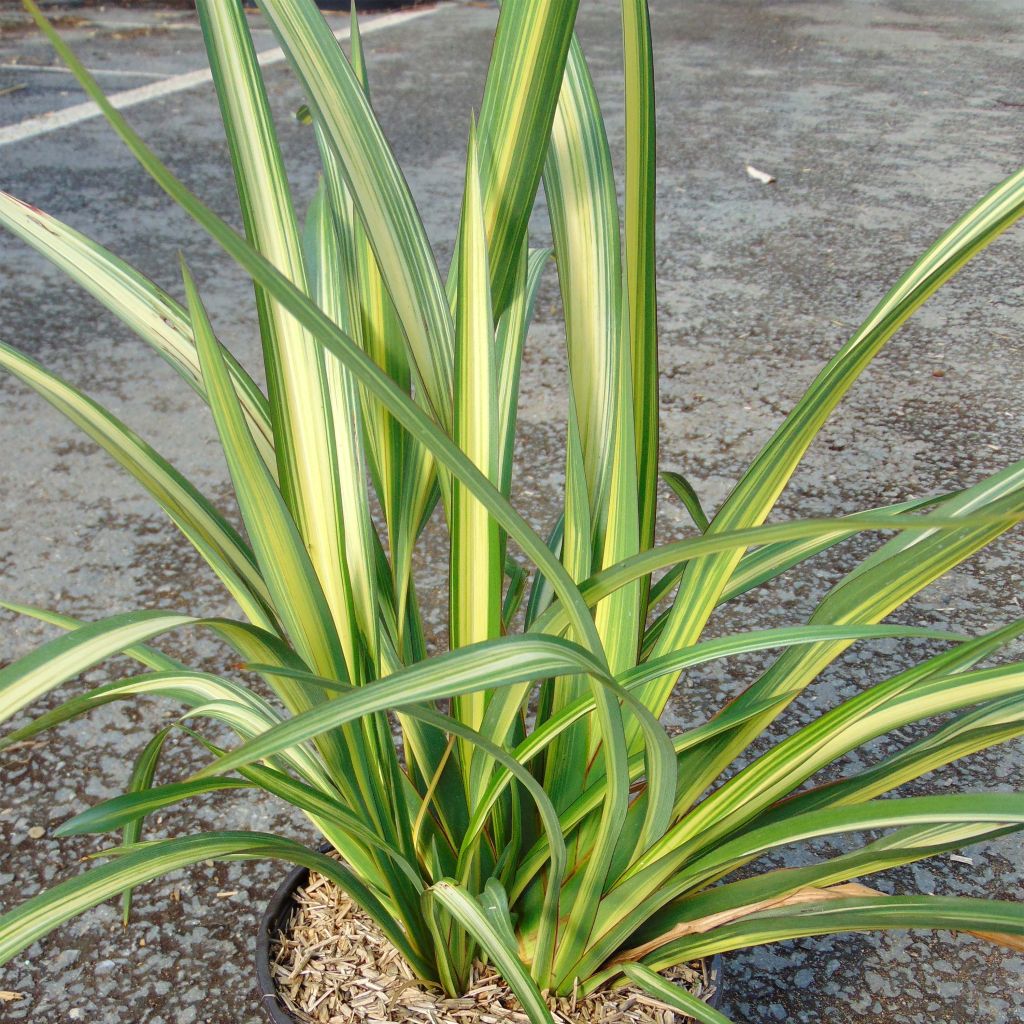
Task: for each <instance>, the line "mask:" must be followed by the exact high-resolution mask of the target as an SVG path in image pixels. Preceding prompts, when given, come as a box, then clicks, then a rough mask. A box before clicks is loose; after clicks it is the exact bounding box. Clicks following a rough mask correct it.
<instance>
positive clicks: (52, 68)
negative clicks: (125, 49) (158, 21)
mask: <svg viewBox="0 0 1024 1024" xmlns="http://www.w3.org/2000/svg"><path fill="white" fill-rule="evenodd" d="M85 70H86V71H88V72H89V74H90V75H92V76H93V78H102V77H103V76H104V75H107V76H113V77H115V78H170V77H171V73H170V72H169V71H122V70H121V69H120V68H86V69H85ZM0 71H49V72H52V73H54V74H58V75H70V74H72V71H71V68H66V67H64V65H63V64H17V63H14V62H12V63H10V64H0Z"/></svg>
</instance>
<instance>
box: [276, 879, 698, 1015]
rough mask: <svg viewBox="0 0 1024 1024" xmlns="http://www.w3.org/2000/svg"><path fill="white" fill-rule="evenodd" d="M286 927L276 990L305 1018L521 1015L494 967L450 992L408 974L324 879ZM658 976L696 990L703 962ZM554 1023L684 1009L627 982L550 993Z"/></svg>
mask: <svg viewBox="0 0 1024 1024" xmlns="http://www.w3.org/2000/svg"><path fill="white" fill-rule="evenodd" d="M295 903H296V906H295V909H294V910H293V911H292V913H291V917H290V919H289V922H288V926H287V928H286V930H285V931H283V932H282V933H281V934H280V935H279V936H278V939H277V942H276V944H273V945H272V946H271V971H272V973H273V975H274V980H275V982H276V984H277V991H278V995H279V996H280V998H281V1001H282V1002H283V1003H284V1005H285V1006H286V1007H287V1008H288V1010H289V1012H290V1013H291V1014H292V1015H293V1016H294V1017H295V1019H296V1020H297V1021H301V1022H303V1024H528V1022H529V1019H528V1018H527V1016H526V1014H525V1013H524V1012H523V1009H522V1006H521V1005H520V1003H519V1000H518V999H516V997H515V996H514V995H513V994H512V992H511V990H510V989H509V988H508V986H507V985H505V983H504V982H503V981H502V979H501V977H500V976H499V975H498V974H496V973H495V971H494V970H493V969H492V968H490V967H487V966H485V965H483V964H481V963H477V964H475V965H474V969H473V978H472V983H471V985H470V987H469V991H468V992H467V993H466V994H465V995H464V996H462V997H460V998H458V999H450V998H448V997H447V996H446V995H445V994H444V992H443V991H441V989H440V988H437V987H436V986H430V985H428V984H426V983H424V982H422V981H420V980H419V979H418V978H416V977H415V976H414V975H413V972H412V970H411V969H410V967H409V965H408V964H407V963H406V962H405V959H404V958H403V957H402V955H401V953H399V952H398V950H397V949H395V947H394V946H393V945H392V944H391V943H390V942H389V941H388V939H387V938H385V936H384V935H383V934H382V933H381V931H380V929H379V928H378V927H377V926H376V925H375V924H374V923H373V922H372V921H371V920H370V919H369V918H368V917H367V916H366V915H365V914H364V913H363V912H362V911H361V910H360V909H359V908H358V907H357V906H356V905H355V904H354V903H353V902H352V900H351V899H349V897H348V896H347V895H346V894H345V893H344V892H343V891H342V890H341V889H339V888H338V887H337V886H336V885H335V884H334V883H333V882H331V881H330V880H329V879H327V878H324V877H323V876H322V875H319V874H316V873H315V872H314V873H312V874H311V876H310V880H309V883H308V884H307V885H306V886H305V887H302V888H299V889H298V890H297V891H296V893H295ZM665 976H666V977H667V978H669V979H670V980H671V981H673V982H674V983H675V984H677V985H681V986H683V987H684V988H686V989H688V990H689V991H690V992H692V993H693V994H694V995H696V996H698V997H706V996H707V995H709V994H710V992H711V990H712V987H713V986H712V985H711V982H710V980H709V978H708V976H707V973H706V972H705V970H704V968H703V965H701V964H696V965H694V967H689V966H680V967H676V968H673V969H672V970H671V971H666V972H665ZM549 1003H550V1006H551V1011H552V1015H553V1017H554V1019H555V1024H599V1022H606V1024H612V1022H615V1024H682V1022H684V1021H690V1020H691V1019H692V1018H690V1017H688V1016H686V1015H685V1014H681V1013H679V1012H678V1011H677V1010H674V1009H672V1008H671V1007H669V1006H667V1005H666V1004H664V1003H661V1002H659V1001H658V1000H656V999H652V998H651V997H650V996H648V995H647V994H646V993H644V992H642V991H641V990H639V989H635V988H620V989H615V990H614V991H607V992H605V991H602V992H597V993H595V994H594V995H592V996H589V997H587V998H586V999H580V1000H578V1001H577V1000H575V999H572V998H560V999H555V998H552V999H550V1000H549Z"/></svg>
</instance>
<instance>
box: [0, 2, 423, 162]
mask: <svg viewBox="0 0 1024 1024" xmlns="http://www.w3.org/2000/svg"><path fill="white" fill-rule="evenodd" d="M435 10H437V8H436V7H427V8H417V9H416V10H411V11H398V12H396V13H395V14H382V15H380V16H379V17H376V18H373V19H372V20H371V19H367V20H366V23H365V24H363V25H361V26H360V29H361V32H362V34H363V35H369V34H370V33H371V32H377V31H379V30H381V29H384V28H390V27H391V26H393V25H401V24H404V23H405V22H407V21H413V20H415V19H416V18H422V17H425V16H426V15H428V14H433V13H434V11H435ZM334 35H335V38H337V39H338V40H344V39H348V36H349V29H348V26H346V27H345V28H340V29H338V30H337V31H336V32H335V33H334ZM256 59H257V61H259V64H260V67H264V68H265V67H269V66H271V65H272V64H280V63H281V61H283V60H284V51H283V50H282V49H280V47H277V48H275V49H273V50H264V51H263V52H262V53H259V54H257V55H256ZM211 81H213V75H212V74H211V72H210V69H209V68H208V67H206V68H199V69H198V70H196V71H187V72H185V73H184V74H181V75H174V76H173V77H172V78H165V79H163V80H162V81H159V82H151V83H150V84H149V85H140V86H138V87H137V88H135V89H125V90H124V91H123V92H115V93H111V94H110V96H108V97H107V99H108V100H109V101H110V103H111V105H112V106H113V107H114V108H115V109H117V110H126V109H127V108H128V107H135V106H138V105H139V104H140V103H148V102H149V101H150V100H156V99H160V98H161V97H163V96H171V95H173V94H174V93H176V92H182V91H184V90H185V89H194V88H196V86H199V85H205V84H206V83H207V82H211ZM101 115H102V111H101V110H100V108H99V107H98V106H97V105H96V104H95V103H93V102H92V100H89V101H88V102H86V103H76V104H74V105H73V106H70V107H65V108H64V109H63V110H51V111H49V112H48V113H46V114H39V115H38V116H36V117H29V118H26V119H25V120H24V121H19V122H18V123H17V124H12V125H8V126H7V127H5V128H0V146H6V145H8V144H9V143H11V142H22V141H24V140H25V139H32V138H35V137H36V136H37V135H46V134H48V133H49V132H55V131H58V130H59V129H61V128H70V127H71V126H72V125H75V124H80V123H81V122H82V121H90V120H92V118H94V117H100V116H101Z"/></svg>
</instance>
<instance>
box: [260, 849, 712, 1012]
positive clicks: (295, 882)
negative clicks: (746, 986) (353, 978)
mask: <svg viewBox="0 0 1024 1024" xmlns="http://www.w3.org/2000/svg"><path fill="white" fill-rule="evenodd" d="M331 849H332V847H331V845H330V843H322V844H321V845H320V847H319V850H320V852H321V853H327V852H329V851H330V850H331ZM308 877H309V868H304V867H297V868H293V869H292V870H291V871H290V872H289V873H288V875H287V876H286V877H285V879H284V881H283V882H282V883H281V884H280V885H279V886H278V887H277V891H276V892H275V893H274V895H273V896H272V897H271V898H270V902H269V903H268V904H267V907H266V910H264V912H263V916H262V917H261V918H260V925H259V930H258V931H257V933H256V981H257V985H258V987H259V993H260V1004H261V1005H262V1007H263V1010H264V1012H265V1013H266V1015H267V1017H268V1018H269V1019H270V1021H271V1024H297V1022H296V1019H295V1018H294V1017H293V1016H292V1015H291V1014H290V1013H289V1012H288V1010H287V1009H286V1008H285V1007H284V1005H283V1004H282V1003H281V1001H280V999H278V996H277V986H276V985H275V984H274V977H273V975H272V974H271V973H270V945H271V942H272V941H273V939H274V938H275V937H276V935H277V933H278V932H279V931H280V930H281V926H282V925H283V924H284V919H285V918H286V917H287V915H288V913H289V911H290V910H291V905H292V902H293V900H292V894H293V893H294V892H295V890H296V889H298V888H299V886H301V885H303V884H304V883H305V881H306V879H307V878H308ZM706 963H707V972H708V977H709V979H710V981H711V983H712V984H713V985H714V989H713V991H712V993H711V996H710V998H708V999H707V1000H706V1002H707V1004H708V1006H710V1007H711V1008H712V1009H717V1008H718V1005H719V1003H720V1002H721V998H722V956H721V954H720V953H716V954H715V955H714V956H713V957H711V959H710V961H706Z"/></svg>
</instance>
